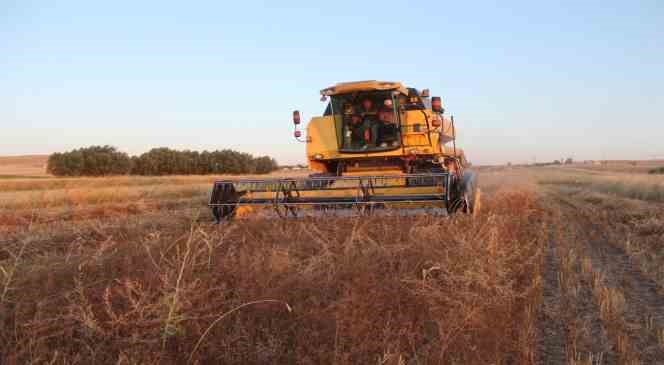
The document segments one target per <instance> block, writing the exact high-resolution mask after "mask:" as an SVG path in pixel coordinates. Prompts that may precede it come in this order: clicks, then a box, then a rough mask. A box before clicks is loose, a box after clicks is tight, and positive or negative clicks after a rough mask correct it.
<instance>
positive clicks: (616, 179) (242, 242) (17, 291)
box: [0, 165, 664, 365]
mask: <svg viewBox="0 0 664 365" xmlns="http://www.w3.org/2000/svg"><path fill="white" fill-rule="evenodd" d="M479 173H480V186H481V188H482V198H483V202H482V211H481V212H480V214H479V215H478V216H476V217H470V216H464V215H456V216H453V217H433V216H415V217H411V216H408V217H406V216H399V215H389V214H388V215H380V216H378V215H376V216H371V215H364V216H355V217H330V218H325V219H321V218H313V217H309V218H303V219H292V220H282V219H277V218H274V219H268V218H261V217H253V218H247V219H238V220H235V221H231V222H223V223H222V224H219V225H214V224H212V223H211V221H212V217H211V214H210V212H209V211H208V209H207V208H206V202H207V195H208V193H209V190H210V188H211V182H212V181H213V180H214V179H215V177H210V176H173V177H108V178H66V179H65V178H57V179H56V178H40V179H36V178H21V179H1V180H0V323H2V327H1V328H2V330H1V331H0V356H1V357H0V363H2V364H42V363H48V364H146V363H154V364H156V363H159V364H395V365H398V364H589V365H592V364H657V363H664V205H663V204H664V176H661V175H660V176H650V175H647V174H645V173H630V172H624V171H611V170H600V169H593V168H584V166H583V165H572V166H560V167H538V168H534V167H528V168H527V167H514V168H499V169H480V170H479ZM280 174H282V175H283V174H286V173H280Z"/></svg>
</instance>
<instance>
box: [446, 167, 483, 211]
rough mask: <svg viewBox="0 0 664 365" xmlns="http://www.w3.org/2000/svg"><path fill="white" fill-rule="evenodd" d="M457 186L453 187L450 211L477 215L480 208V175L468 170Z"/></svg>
mask: <svg viewBox="0 0 664 365" xmlns="http://www.w3.org/2000/svg"><path fill="white" fill-rule="evenodd" d="M455 185H456V187H455V186H453V187H452V191H453V194H452V198H451V199H450V203H449V207H448V212H449V213H451V214H454V213H466V214H472V215H477V213H478V212H479V210H480V189H479V187H478V177H477V174H476V173H475V172H473V171H466V172H465V173H464V174H463V176H462V177H461V180H460V181H458V182H457V183H456V184H455Z"/></svg>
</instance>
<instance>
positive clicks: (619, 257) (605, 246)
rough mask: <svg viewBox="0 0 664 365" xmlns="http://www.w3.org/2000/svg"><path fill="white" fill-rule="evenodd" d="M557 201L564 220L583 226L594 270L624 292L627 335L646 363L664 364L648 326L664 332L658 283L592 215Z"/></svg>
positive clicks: (663, 351) (662, 353) (663, 300)
mask: <svg viewBox="0 0 664 365" xmlns="http://www.w3.org/2000/svg"><path fill="white" fill-rule="evenodd" d="M557 198H558V200H559V201H560V202H561V208H562V211H563V218H565V220H566V221H567V222H571V223H572V224H574V225H577V226H578V227H579V232H580V233H582V240H583V244H584V249H585V255H586V256H587V257H589V258H590V259H591V261H592V265H593V268H595V269H597V270H600V271H601V272H603V273H604V274H605V275H606V283H607V285H608V286H610V287H613V288H619V289H620V290H622V291H623V293H624V297H625V304H626V308H625V311H624V320H625V322H626V324H627V326H626V330H627V334H628V335H629V339H630V342H631V343H632V344H633V346H634V350H635V351H637V352H638V354H639V357H640V358H641V361H642V363H643V364H664V344H661V343H658V339H657V338H656V336H655V335H654V333H653V331H652V330H650V329H649V328H648V326H647V323H648V321H650V323H653V324H654V325H655V326H656V328H660V329H664V295H662V294H661V293H658V290H657V288H658V286H657V284H656V283H655V282H654V281H652V280H650V279H648V278H647V277H645V275H643V273H642V272H641V271H640V270H639V268H637V267H635V266H634V265H633V264H632V263H631V261H630V258H629V256H628V255H627V254H626V253H625V252H624V251H623V250H622V249H620V248H618V247H617V245H613V244H611V242H610V238H609V237H608V236H607V234H606V233H605V232H603V231H602V229H601V227H600V226H598V225H596V224H594V223H593V222H592V221H591V219H590V217H589V214H591V213H590V212H588V211H587V210H584V208H583V207H582V206H578V205H577V204H575V203H574V202H571V201H569V200H567V199H565V198H564V197H560V196H558V197H557Z"/></svg>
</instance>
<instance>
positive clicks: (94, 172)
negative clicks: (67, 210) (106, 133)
mask: <svg viewBox="0 0 664 365" xmlns="http://www.w3.org/2000/svg"><path fill="white" fill-rule="evenodd" d="M278 168H279V166H278V164H277V162H276V161H275V160H274V159H273V158H271V157H269V156H260V157H254V156H252V155H251V154H248V153H243V152H237V151H233V150H221V151H203V152H198V151H188V150H185V151H177V150H173V149H170V148H165V147H161V148H153V149H151V150H150V151H148V152H145V153H143V154H141V155H140V156H131V157H130V156H129V155H128V154H126V153H124V152H120V151H118V150H117V149H116V148H115V147H112V146H91V147H85V148H79V149H76V150H73V151H69V152H64V153H54V154H52V155H51V156H49V158H48V165H47V171H48V172H49V173H51V174H53V175H55V176H105V175H126V174H132V175H193V174H198V175H204V174H267V173H269V172H272V171H274V170H276V169H278Z"/></svg>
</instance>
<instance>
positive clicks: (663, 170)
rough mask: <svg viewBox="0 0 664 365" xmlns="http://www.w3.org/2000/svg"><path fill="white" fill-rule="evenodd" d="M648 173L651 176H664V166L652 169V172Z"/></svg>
mask: <svg viewBox="0 0 664 365" xmlns="http://www.w3.org/2000/svg"><path fill="white" fill-rule="evenodd" d="M648 173H649V174H651V175H661V174H664V166H660V167H657V168H654V169H651V170H650V171H648Z"/></svg>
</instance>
